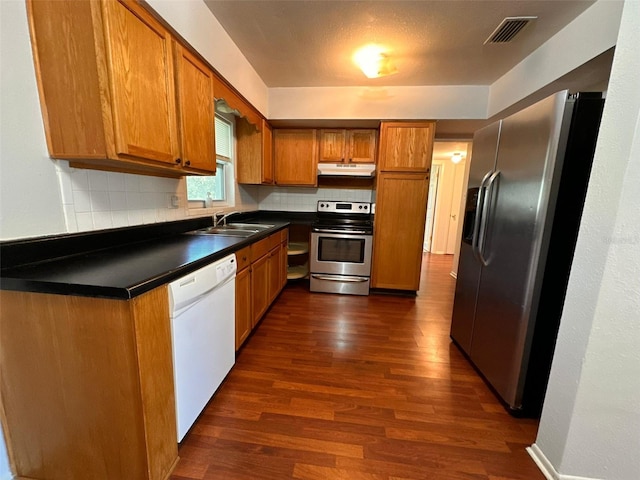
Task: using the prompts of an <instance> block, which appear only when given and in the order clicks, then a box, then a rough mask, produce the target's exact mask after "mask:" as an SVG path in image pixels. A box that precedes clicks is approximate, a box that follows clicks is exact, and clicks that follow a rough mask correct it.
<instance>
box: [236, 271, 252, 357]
mask: <svg viewBox="0 0 640 480" xmlns="http://www.w3.org/2000/svg"><path fill="white" fill-rule="evenodd" d="M251 309H252V305H251V267H246V268H244V269H243V270H242V271H240V272H239V273H238V274H237V275H236V350H238V349H239V348H240V346H241V345H242V344H243V343H244V341H245V340H246V339H247V337H248V336H249V334H250V333H251V329H252V328H253V316H252V314H251Z"/></svg>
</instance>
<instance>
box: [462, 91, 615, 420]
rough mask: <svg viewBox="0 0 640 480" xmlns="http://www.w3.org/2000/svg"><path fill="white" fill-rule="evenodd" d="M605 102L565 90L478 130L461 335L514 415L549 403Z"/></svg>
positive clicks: (468, 352)
mask: <svg viewBox="0 0 640 480" xmlns="http://www.w3.org/2000/svg"><path fill="white" fill-rule="evenodd" d="M603 103H604V100H603V99H602V94H600V93H579V94H576V95H569V93H568V92H567V91H563V92H559V93H557V94H555V95H552V96H551V97H548V98H546V99H544V100H542V101H540V102H538V103H536V104H535V105H532V106H530V107H528V108H526V109H524V110H522V111H520V112H518V113H516V114H514V115H511V116H509V117H507V118H505V119H503V120H500V121H498V122H496V123H493V124H491V125H489V126H487V127H485V128H483V129H481V130H479V131H477V132H476V133H475V135H474V137H473V153H472V157H471V167H470V176H469V186H468V191H467V204H466V208H465V218H464V223H463V239H462V244H461V250H460V264H459V267H458V280H457V283H456V293H455V301H454V307H453V317H452V323H451V338H452V339H453V340H454V342H455V343H456V344H457V346H458V347H459V348H460V349H461V350H462V351H463V352H464V353H465V355H466V356H467V358H468V359H469V360H470V361H471V363H472V364H473V365H474V366H475V367H476V369H477V370H478V371H479V372H480V373H481V375H482V376H483V377H484V379H485V380H486V381H487V382H488V383H489V384H490V386H491V387H492V389H493V390H494V392H495V393H497V394H498V395H499V397H500V398H501V400H502V401H503V403H504V405H505V406H506V407H507V409H508V410H509V411H510V412H511V413H513V414H514V415H526V416H537V415H539V413H540V410H541V407H542V402H543V398H544V393H545V390H546V385H547V381H548V378H549V370H550V367H551V359H552V357H553V350H554V346H555V340H556V336H557V332H558V326H559V323H560V317H561V313H562V306H563V303H564V295H565V292H566V287H567V281H568V276H569V270H570V268H571V261H572V258H573V251H574V248H575V243H576V237H577V234H578V228H579V224H580V217H581V214H582V207H583V204H584V198H585V194H586V189H587V183H588V179H589V173H590V171H591V162H592V159H593V153H594V150H595V143H596V137H597V133H598V128H599V126H600V117H601V114H602V107H603Z"/></svg>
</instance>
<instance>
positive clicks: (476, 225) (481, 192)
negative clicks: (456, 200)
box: [471, 170, 493, 262]
mask: <svg viewBox="0 0 640 480" xmlns="http://www.w3.org/2000/svg"><path fill="white" fill-rule="evenodd" d="M492 173H493V170H489V171H488V172H487V173H486V174H485V176H484V178H483V179H482V181H481V182H480V188H479V189H478V198H477V199H476V214H475V217H474V219H473V234H472V236H471V251H472V252H473V256H474V257H476V259H477V260H478V261H479V262H482V259H481V257H480V251H479V249H478V235H479V232H480V219H481V217H482V216H483V215H482V210H483V208H484V197H485V194H486V190H485V183H486V182H487V180H489V178H490V177H491V174H492Z"/></svg>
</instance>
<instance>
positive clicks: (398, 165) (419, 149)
mask: <svg viewBox="0 0 640 480" xmlns="http://www.w3.org/2000/svg"><path fill="white" fill-rule="evenodd" d="M434 133H435V122H382V124H381V126H380V158H379V160H378V170H379V171H381V172H402V171H405V172H424V173H426V172H428V171H429V167H430V166H431V156H432V154H433V137H434Z"/></svg>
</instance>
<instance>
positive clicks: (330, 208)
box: [310, 200, 373, 295]
mask: <svg viewBox="0 0 640 480" xmlns="http://www.w3.org/2000/svg"><path fill="white" fill-rule="evenodd" d="M372 247H373V216H372V214H371V204H370V203H364V202H335V201H326V200H320V201H319V202H318V208H317V220H316V222H315V223H314V224H313V225H312V226H311V246H310V251H311V261H310V271H311V274H310V289H311V291H312V292H325V293H341V294H350V295H369V284H370V282H369V280H370V277H371V251H372Z"/></svg>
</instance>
